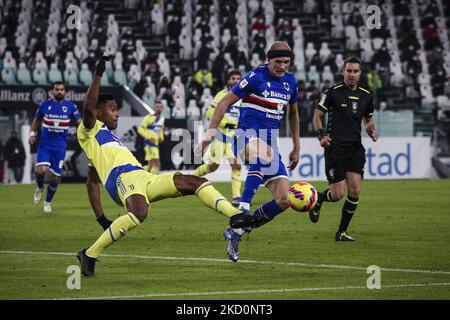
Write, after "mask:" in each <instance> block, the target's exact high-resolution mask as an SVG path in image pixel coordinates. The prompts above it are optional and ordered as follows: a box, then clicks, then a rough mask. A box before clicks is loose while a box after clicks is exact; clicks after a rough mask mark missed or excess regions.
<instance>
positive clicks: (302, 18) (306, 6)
mask: <svg viewBox="0 0 450 320" xmlns="http://www.w3.org/2000/svg"><path fill="white" fill-rule="evenodd" d="M0 4H1V5H0V7H1V9H0V21H1V26H0V69H1V70H0V75H1V78H0V81H1V83H2V84H4V85H15V84H47V83H51V82H54V81H57V80H64V81H66V82H67V83H68V84H69V85H77V84H84V85H87V84H88V83H89V79H90V77H91V75H92V72H93V71H94V65H95V58H96V56H97V55H98V54H99V52H100V51H105V52H106V54H109V55H113V56H114V60H113V64H112V67H111V68H110V69H108V71H107V72H106V74H107V76H106V77H104V79H102V83H103V85H109V84H111V85H117V84H118V85H128V86H129V87H130V88H131V89H134V88H135V87H136V86H144V87H143V89H142V90H141V89H140V88H139V87H138V88H137V89H136V90H135V92H136V93H137V94H138V95H139V96H140V97H141V98H143V99H144V101H146V102H147V103H149V104H152V103H154V101H155V99H157V98H161V97H163V98H164V100H166V102H167V104H166V107H167V108H168V110H167V112H166V113H167V114H171V115H172V116H173V117H175V118H177V119H179V118H183V117H189V119H196V118H197V117H198V115H197V111H196V109H195V106H194V103H193V102H192V101H191V100H194V101H196V103H195V104H197V108H199V109H200V110H202V112H201V115H200V117H202V116H203V115H204V110H206V107H207V106H206V105H205V104H207V103H209V98H208V97H210V96H213V95H214V94H215V93H216V92H217V91H218V90H220V89H221V88H222V87H223V86H224V85H225V79H224V77H225V74H226V71H227V70H228V69H230V68H239V69H240V70H242V71H243V72H247V71H249V70H251V68H253V67H255V66H257V65H259V64H261V63H263V62H264V61H265V50H266V48H267V46H268V44H269V43H270V42H272V41H274V40H284V41H287V42H288V43H289V44H291V46H292V47H293V48H294V52H295V58H294V61H293V64H292V70H291V71H292V72H293V73H295V75H296V76H297V78H298V80H299V81H300V80H302V81H304V82H306V87H307V88H309V87H311V84H314V85H313V86H312V87H313V88H314V87H317V88H319V89H321V88H322V87H323V86H324V83H325V81H326V80H328V81H329V82H331V84H333V83H335V82H338V81H339V80H340V79H341V75H340V68H341V67H342V63H343V60H344V59H345V57H347V56H349V55H356V56H359V57H361V58H362V60H363V61H364V63H365V65H364V67H365V68H364V79H363V83H364V84H363V85H364V86H367V87H368V89H370V90H371V91H373V92H374V93H375V98H376V107H377V108H380V106H381V105H383V106H386V109H387V110H390V111H397V110H410V111H412V112H413V113H414V125H415V127H414V132H415V133H416V134H417V133H420V134H428V135H429V134H431V132H432V127H433V125H435V124H436V123H438V122H443V123H448V121H449V118H450V114H449V113H450V110H449V109H450V106H449V105H450V103H449V101H450V88H449V75H450V52H449V37H448V35H449V32H448V29H449V20H448V17H449V12H450V4H449V3H448V2H447V1H442V0H436V1H424V0H409V1H406V2H405V1H404V2H397V1H392V0H379V1H370V4H376V5H378V6H379V8H380V9H381V19H380V28H378V29H371V28H370V27H369V26H368V25H366V21H367V19H368V16H369V15H368V12H367V8H368V6H369V1H360V2H354V1H342V0H332V1H312V0H311V1H310V0H305V1H301V5H298V4H295V3H293V2H290V1H287V0H231V1H218V0H187V1H181V0H166V1H143V0H127V1H123V2H119V1H113V0H100V1H90V0H86V1H84V0H81V1H76V2H75V4H77V5H79V7H80V10H81V23H80V25H79V28H78V29H70V28H69V27H68V26H67V25H66V21H68V20H67V18H68V14H67V13H66V8H67V6H68V5H69V4H72V2H70V1H63V0H37V1H34V0H21V1H10V0H0ZM48 66H50V68H49V67H48ZM175 70H177V71H175ZM201 70H203V71H202V72H201V73H199V72H200V71H201ZM201 75H203V76H202V77H201V81H200V82H199V80H198V79H200V76H201ZM208 77H210V78H208ZM142 79H144V80H143V81H142V82H141V80H142ZM206 89H208V90H206ZM314 90H315V89H313V90H312V91H314ZM208 91H209V92H208ZM205 97H206V98H205ZM306 97H307V100H308V101H311V104H312V105H314V104H315V103H316V102H314V100H311V99H317V94H315V93H313V94H307V95H306ZM186 106H188V108H186ZM187 109H189V111H188V110H187ZM169 110H170V112H169ZM430 119H431V121H430ZM307 127H308V126H307ZM310 134H312V132H310V131H309V129H305V131H303V129H302V135H310Z"/></svg>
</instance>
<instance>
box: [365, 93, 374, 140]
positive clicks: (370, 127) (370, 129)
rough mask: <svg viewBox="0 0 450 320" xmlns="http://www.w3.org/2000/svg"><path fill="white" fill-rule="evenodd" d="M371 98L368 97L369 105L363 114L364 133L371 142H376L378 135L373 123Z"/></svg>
mask: <svg viewBox="0 0 450 320" xmlns="http://www.w3.org/2000/svg"><path fill="white" fill-rule="evenodd" d="M373 110H374V106H373V98H372V96H370V100H369V103H368V105H367V108H366V112H365V113H364V118H363V121H364V126H365V128H366V132H367V134H368V135H369V137H370V138H371V139H372V141H377V140H378V133H377V132H376V131H375V122H374V121H373V118H372V116H373Z"/></svg>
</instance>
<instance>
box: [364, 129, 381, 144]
mask: <svg viewBox="0 0 450 320" xmlns="http://www.w3.org/2000/svg"><path fill="white" fill-rule="evenodd" d="M367 134H368V135H369V137H370V138H371V139H372V141H373V142H375V141H377V140H378V133H377V132H376V131H375V130H369V131H367Z"/></svg>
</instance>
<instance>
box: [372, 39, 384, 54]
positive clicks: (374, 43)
mask: <svg viewBox="0 0 450 320" xmlns="http://www.w3.org/2000/svg"><path fill="white" fill-rule="evenodd" d="M383 44H384V39H382V38H373V39H372V48H373V50H375V51H377V50H380V48H381V47H382V46H383Z"/></svg>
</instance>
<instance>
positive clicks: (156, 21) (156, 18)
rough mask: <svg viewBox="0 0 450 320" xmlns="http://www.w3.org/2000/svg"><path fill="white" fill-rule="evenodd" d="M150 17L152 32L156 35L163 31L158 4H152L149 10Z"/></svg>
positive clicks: (162, 18) (162, 19) (162, 21)
mask: <svg viewBox="0 0 450 320" xmlns="http://www.w3.org/2000/svg"><path fill="white" fill-rule="evenodd" d="M151 17H152V21H153V24H152V33H154V34H156V35H161V34H163V32H164V15H163V12H162V10H161V8H160V6H159V4H157V3H156V4H154V5H153V9H152V11H151Z"/></svg>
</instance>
